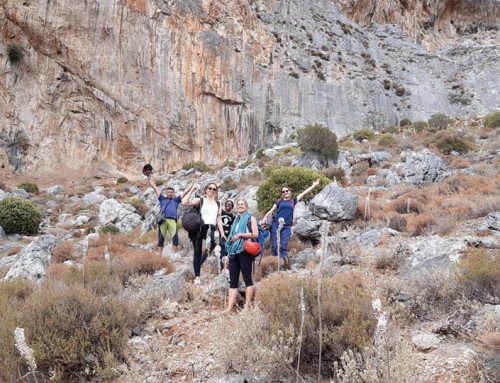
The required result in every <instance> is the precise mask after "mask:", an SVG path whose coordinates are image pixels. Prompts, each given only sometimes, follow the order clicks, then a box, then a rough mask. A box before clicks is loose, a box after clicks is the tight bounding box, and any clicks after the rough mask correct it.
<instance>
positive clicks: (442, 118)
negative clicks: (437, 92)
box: [428, 113, 453, 130]
mask: <svg viewBox="0 0 500 383" xmlns="http://www.w3.org/2000/svg"><path fill="white" fill-rule="evenodd" d="M452 122H453V120H452V119H451V118H450V117H448V115H446V114H444V113H436V114H433V115H432V116H431V118H429V121H428V123H429V126H430V127H431V128H435V129H437V130H443V129H446V128H448V126H449V125H450V124H451V123H452Z"/></svg>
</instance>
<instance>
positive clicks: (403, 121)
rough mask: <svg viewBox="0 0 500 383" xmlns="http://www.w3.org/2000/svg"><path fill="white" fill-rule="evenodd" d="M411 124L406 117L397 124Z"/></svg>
mask: <svg viewBox="0 0 500 383" xmlns="http://www.w3.org/2000/svg"><path fill="white" fill-rule="evenodd" d="M408 125H411V120H409V119H408V118H403V119H402V120H401V121H399V126H408Z"/></svg>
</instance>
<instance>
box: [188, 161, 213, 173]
mask: <svg viewBox="0 0 500 383" xmlns="http://www.w3.org/2000/svg"><path fill="white" fill-rule="evenodd" d="M182 169H184V170H189V169H194V170H196V171H198V172H209V171H211V170H212V169H211V168H210V166H208V165H207V164H206V163H205V162H204V161H191V162H188V163H187V164H184V165H183V166H182Z"/></svg>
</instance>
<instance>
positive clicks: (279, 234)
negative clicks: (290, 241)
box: [276, 217, 285, 272]
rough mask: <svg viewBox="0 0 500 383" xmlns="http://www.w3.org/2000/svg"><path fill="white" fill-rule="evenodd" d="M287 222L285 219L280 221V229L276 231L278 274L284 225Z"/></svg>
mask: <svg viewBox="0 0 500 383" xmlns="http://www.w3.org/2000/svg"><path fill="white" fill-rule="evenodd" d="M284 223H285V220H284V219H283V217H281V218H280V219H278V229H277V230H276V245H277V246H278V249H277V252H278V272H279V271H280V258H281V230H282V229H283V224H284Z"/></svg>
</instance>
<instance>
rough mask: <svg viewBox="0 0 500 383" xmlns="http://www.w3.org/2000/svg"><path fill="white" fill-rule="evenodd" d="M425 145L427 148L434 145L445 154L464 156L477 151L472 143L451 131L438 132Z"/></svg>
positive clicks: (425, 141)
mask: <svg viewBox="0 0 500 383" xmlns="http://www.w3.org/2000/svg"><path fill="white" fill-rule="evenodd" d="M424 143H425V144H426V145H427V146H428V145H430V144H434V145H435V146H436V147H437V148H438V149H439V150H440V151H441V152H442V153H444V154H450V153H451V152H453V151H455V152H458V153H462V154H463V153H467V152H469V151H472V150H474V149H475V145H474V144H473V143H472V142H470V141H467V140H466V139H464V138H461V137H459V136H458V135H457V134H456V133H452V132H449V131H442V132H437V133H435V134H434V135H432V136H431V137H429V138H427V139H426V140H424Z"/></svg>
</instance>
